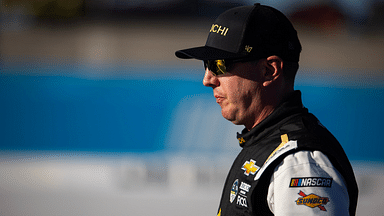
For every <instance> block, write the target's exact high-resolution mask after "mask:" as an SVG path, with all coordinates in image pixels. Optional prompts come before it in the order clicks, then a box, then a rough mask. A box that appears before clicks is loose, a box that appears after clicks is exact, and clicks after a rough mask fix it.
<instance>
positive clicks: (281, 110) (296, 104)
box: [237, 90, 308, 148]
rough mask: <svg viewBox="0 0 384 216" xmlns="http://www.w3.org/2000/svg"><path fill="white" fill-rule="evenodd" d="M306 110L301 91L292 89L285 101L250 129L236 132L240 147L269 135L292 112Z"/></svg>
mask: <svg viewBox="0 0 384 216" xmlns="http://www.w3.org/2000/svg"><path fill="white" fill-rule="evenodd" d="M302 112H308V110H307V109H306V108H304V106H303V103H302V100H301V92H300V91H299V90H296V91H294V92H293V93H292V94H291V95H290V96H289V97H287V99H286V100H285V101H283V102H282V103H281V104H280V105H279V106H278V107H277V108H276V109H275V110H274V111H273V112H272V113H271V114H270V115H269V116H268V117H267V118H265V119H264V120H263V121H261V122H260V123H259V124H258V125H256V126H255V127H254V128H252V129H251V130H250V131H248V130H247V128H244V129H243V130H242V132H241V133H237V139H238V140H239V144H240V146H241V147H243V148H244V147H246V146H247V145H252V144H253V143H256V142H257V141H258V140H260V139H262V138H264V137H266V136H269V135H271V134H272V133H273V132H276V129H277V128H279V126H280V124H279V123H280V122H282V121H283V120H284V119H285V118H287V117H289V116H292V115H294V114H298V113H302Z"/></svg>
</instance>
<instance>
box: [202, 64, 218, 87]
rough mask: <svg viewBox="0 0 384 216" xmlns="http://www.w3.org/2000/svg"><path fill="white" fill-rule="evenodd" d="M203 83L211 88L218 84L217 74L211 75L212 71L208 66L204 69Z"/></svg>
mask: <svg viewBox="0 0 384 216" xmlns="http://www.w3.org/2000/svg"><path fill="white" fill-rule="evenodd" d="M203 85H204V86H207V87H212V88H213V87H216V86H218V85H219V80H218V79H217V76H215V75H213V73H212V72H211V71H210V70H209V69H208V68H206V69H205V74H204V79H203Z"/></svg>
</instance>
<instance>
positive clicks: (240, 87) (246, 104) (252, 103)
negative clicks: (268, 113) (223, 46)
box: [203, 61, 263, 128]
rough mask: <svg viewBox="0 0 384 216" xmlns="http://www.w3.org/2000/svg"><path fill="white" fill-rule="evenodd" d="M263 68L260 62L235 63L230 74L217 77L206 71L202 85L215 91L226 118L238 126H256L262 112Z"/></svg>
mask: <svg viewBox="0 0 384 216" xmlns="http://www.w3.org/2000/svg"><path fill="white" fill-rule="evenodd" d="M262 69H263V68H262V64H261V63H260V61H257V62H246V63H236V64H234V65H232V66H231V67H230V69H229V70H228V73H226V74H224V75H218V76H214V75H213V74H212V72H211V71H209V69H208V68H207V69H206V71H205V75H204V80H203V84H204V85H205V86H207V87H212V88H213V94H214V96H215V98H216V102H217V103H218V104H219V105H220V107H221V113H222V115H223V117H224V118H226V119H227V120H229V121H231V122H232V123H234V124H237V125H245V126H246V127H247V128H248V127H250V128H252V127H253V124H254V122H255V119H257V117H258V115H260V113H261V112H262V106H261V100H260V99H261V97H260V91H261V89H262V82H261V77H262V76H261V74H262Z"/></svg>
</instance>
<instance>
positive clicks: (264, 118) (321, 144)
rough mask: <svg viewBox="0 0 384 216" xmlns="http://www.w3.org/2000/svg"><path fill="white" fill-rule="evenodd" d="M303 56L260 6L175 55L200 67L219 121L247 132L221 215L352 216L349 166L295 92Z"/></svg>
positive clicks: (225, 20) (287, 30)
mask: <svg viewBox="0 0 384 216" xmlns="http://www.w3.org/2000/svg"><path fill="white" fill-rule="evenodd" d="M300 52H301V45H300V42H299V39H298V37H297V32H296V30H295V29H294V28H293V26H292V24H291V23H290V21H289V20H288V19H287V18H286V17H285V16H284V15H283V14H282V13H281V12H279V11H278V10H276V9H274V8H271V7H268V6H263V5H260V4H255V5H254V6H243V7H236V8H233V9H230V10H228V11H226V12H224V13H223V14H221V15H220V16H219V17H218V18H217V19H216V21H215V22H214V23H213V24H212V26H211V29H210V33H209V36H208V39H207V42H206V45H205V46H202V47H196V48H190V49H185V50H180V51H177V52H176V56H177V57H179V58H184V59H188V58H195V59H198V60H203V61H204V65H205V76H204V79H203V84H204V85H205V86H208V87H212V88H213V94H214V97H215V98H216V102H217V103H218V104H219V105H220V106H221V113H222V115H223V117H224V118H226V119H227V120H229V121H231V122H233V123H234V124H237V125H244V126H245V129H244V130H243V131H242V133H241V134H238V135H237V138H238V140H239V143H240V146H241V147H242V150H241V152H240V153H239V155H238V156H237V158H236V159H235V161H234V163H233V165H232V168H231V170H230V172H229V174H228V177H227V179H226V182H225V185H224V189H223V194H222V198H221V201H220V206H219V209H218V215H222V216H227V215H230V216H232V215H355V211H356V205H357V196H358V192H357V190H358V189H357V184H356V180H355V176H354V173H353V170H352V167H351V165H350V163H349V160H348V158H347V156H346V155H345V153H344V151H343V149H342V147H341V146H340V144H339V143H338V141H337V140H336V139H335V138H334V137H333V136H332V134H331V133H330V132H328V131H327V129H325V128H324V127H323V126H322V125H321V124H320V123H319V121H318V120H317V119H316V117H315V116H313V115H312V114H310V113H309V112H308V110H307V109H306V108H304V107H303V105H302V102H301V92H300V91H294V79H295V75H296V72H297V70H298V61H299V55H300Z"/></svg>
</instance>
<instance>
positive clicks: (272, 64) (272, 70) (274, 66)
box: [263, 55, 283, 87]
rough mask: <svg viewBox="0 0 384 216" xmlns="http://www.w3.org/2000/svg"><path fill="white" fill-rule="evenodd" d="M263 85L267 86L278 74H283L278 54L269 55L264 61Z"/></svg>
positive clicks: (281, 62)
mask: <svg viewBox="0 0 384 216" xmlns="http://www.w3.org/2000/svg"><path fill="white" fill-rule="evenodd" d="M265 66H266V70H265V74H264V82H263V86H264V87H266V86H269V85H270V84H271V83H273V82H274V81H275V80H277V79H278V78H279V77H280V76H283V60H282V59H281V58H280V57H278V56H275V55H274V56H270V57H268V58H267V61H266V64H265Z"/></svg>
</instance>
